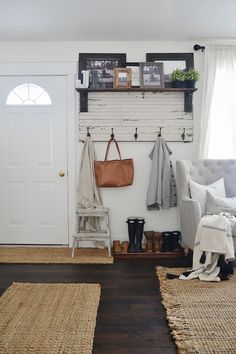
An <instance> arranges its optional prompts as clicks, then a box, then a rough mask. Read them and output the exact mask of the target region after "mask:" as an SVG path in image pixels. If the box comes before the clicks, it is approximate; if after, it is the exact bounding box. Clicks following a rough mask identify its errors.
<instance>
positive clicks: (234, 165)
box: [176, 159, 236, 249]
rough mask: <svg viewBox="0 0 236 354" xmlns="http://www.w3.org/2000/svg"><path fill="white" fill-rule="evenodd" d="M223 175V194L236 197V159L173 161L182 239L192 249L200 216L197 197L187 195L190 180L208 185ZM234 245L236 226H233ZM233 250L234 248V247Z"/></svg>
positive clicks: (235, 242)
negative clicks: (174, 163)
mask: <svg viewBox="0 0 236 354" xmlns="http://www.w3.org/2000/svg"><path fill="white" fill-rule="evenodd" d="M220 178H224V184H225V192H226V197H236V160H210V159H209V160H179V161H177V162H176V183H177V196H178V206H179V214H180V226H181V233H182V242H183V244H184V245H186V246H188V247H189V248H191V249H193V246H194V240H195V234H196V230H197V226H198V223H199V221H200V218H201V208H200V204H199V202H198V201H197V200H194V199H191V198H190V193H189V180H193V181H194V182H196V183H199V184H203V185H208V184H211V183H213V182H215V181H217V180H219V179H220ZM233 240H234V247H235V246H236V228H234V229H233ZM235 249H236V247H235Z"/></svg>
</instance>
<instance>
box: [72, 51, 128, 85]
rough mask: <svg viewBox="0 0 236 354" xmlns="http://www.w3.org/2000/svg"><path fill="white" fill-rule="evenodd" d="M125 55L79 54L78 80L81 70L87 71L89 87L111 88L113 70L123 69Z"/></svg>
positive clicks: (80, 76)
mask: <svg viewBox="0 0 236 354" xmlns="http://www.w3.org/2000/svg"><path fill="white" fill-rule="evenodd" d="M125 63H126V53H79V70H78V78H79V79H80V80H82V70H89V71H90V74H89V87H92V88H109V87H110V88H112V87H113V80H114V78H113V75H114V73H113V68H115V67H118V68H120V67H125Z"/></svg>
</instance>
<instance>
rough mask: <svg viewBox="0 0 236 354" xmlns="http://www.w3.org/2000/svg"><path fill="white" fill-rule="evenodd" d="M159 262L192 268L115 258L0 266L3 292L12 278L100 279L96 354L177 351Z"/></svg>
mask: <svg viewBox="0 0 236 354" xmlns="http://www.w3.org/2000/svg"><path fill="white" fill-rule="evenodd" d="M157 265H163V266H173V267H175V266H185V265H188V266H190V261H189V260H188V259H187V258H183V259H182V260H181V259H178V260H175V259H169V260H166V259H160V260H157V259H150V260H148V259H134V260H116V261H115V263H114V264H112V265H99V264H96V265H95V264H94V265H84V264H83V265H82V264H81V265H77V264H76V265H75V264H73V265H69V264H66V265H53V264H51V265H46V264H42V265H31V264H0V293H3V292H4V290H5V289H6V288H8V287H9V286H10V285H11V284H12V283H13V282H35V283H37V282H43V283H70V282H71V283H100V284H101V286H102V295H101V302H100V305H99V310H98V318H97V325H96V331H95V338H94V348H93V354H167V353H168V354H174V353H176V348H175V344H174V342H173V340H172V338H171V336H170V333H169V328H168V325H167V322H166V318H165V311H164V308H163V306H162V304H161V297H160V292H159V284H158V279H157V277H156V275H155V266H157ZM68 354H70V353H68ZM78 354H79V353H78Z"/></svg>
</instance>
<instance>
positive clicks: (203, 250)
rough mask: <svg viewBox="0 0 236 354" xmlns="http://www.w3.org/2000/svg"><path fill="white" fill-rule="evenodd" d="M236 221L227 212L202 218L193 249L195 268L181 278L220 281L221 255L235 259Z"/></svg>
mask: <svg viewBox="0 0 236 354" xmlns="http://www.w3.org/2000/svg"><path fill="white" fill-rule="evenodd" d="M235 223H236V218H235V217H234V216H233V215H231V214H226V213H221V214H218V215H206V216H203V217H202V218H201V220H200V223H199V225H198V228H197V232H196V239H195V244H194V250H193V269H192V271H190V272H187V273H188V274H187V275H184V274H182V275H181V276H180V279H184V280H189V279H194V278H199V279H200V280H205V281H216V282H219V281H220V278H219V276H218V275H219V272H220V267H219V266H218V260H219V256H220V255H224V257H225V261H233V260H234V259H235V256H234V244H233V238H232V231H231V229H232V227H233V226H234V225H235Z"/></svg>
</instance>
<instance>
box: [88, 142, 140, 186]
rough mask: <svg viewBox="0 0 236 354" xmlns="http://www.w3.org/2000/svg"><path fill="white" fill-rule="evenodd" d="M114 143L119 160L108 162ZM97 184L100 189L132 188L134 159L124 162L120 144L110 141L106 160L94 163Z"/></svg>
mask: <svg viewBox="0 0 236 354" xmlns="http://www.w3.org/2000/svg"><path fill="white" fill-rule="evenodd" d="M112 142H114V143H115V144H116V148H117V151H118V155H119V158H120V159H119V160H107V158H108V153H109V148H110V144H111V143H112ZM94 167H95V176H96V182H97V185H98V186H99V187H123V186H130V185H131V184H132V183H133V179H134V163H133V159H125V160H122V158H121V154H120V149H119V146H118V143H117V141H116V140H115V139H110V140H109V142H108V144H107V149H106V154H105V160H104V161H94Z"/></svg>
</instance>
